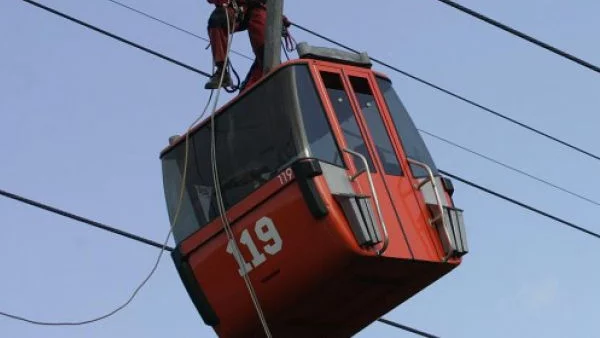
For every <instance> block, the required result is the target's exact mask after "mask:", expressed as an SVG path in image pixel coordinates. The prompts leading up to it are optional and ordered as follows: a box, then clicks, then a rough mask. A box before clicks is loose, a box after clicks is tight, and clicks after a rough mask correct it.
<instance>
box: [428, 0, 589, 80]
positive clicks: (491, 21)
mask: <svg viewBox="0 0 600 338" xmlns="http://www.w3.org/2000/svg"><path fill="white" fill-rule="evenodd" d="M437 1H438V2H441V3H443V4H446V5H448V6H450V7H453V8H455V9H458V10H459V11H461V12H463V13H466V14H468V15H470V16H472V17H474V18H477V19H479V20H481V21H483V22H486V23H488V24H490V25H492V26H495V27H497V28H499V29H501V30H503V31H505V32H508V33H510V34H512V35H514V36H517V37H519V38H521V39H523V40H525V41H528V42H531V43H533V44H534V45H537V46H539V47H542V48H544V49H546V50H548V51H550V52H552V53H554V54H556V55H559V56H562V57H564V58H566V59H569V60H571V61H573V62H575V63H577V64H579V65H581V66H583V67H585V68H588V69H590V70H592V71H594V72H596V73H600V67H598V66H596V65H594V64H591V63H589V62H587V61H585V60H582V59H580V58H578V57H576V56H574V55H572V54H569V53H567V52H565V51H563V50H561V49H558V48H556V47H554V46H552V45H549V44H547V43H545V42H543V41H540V40H538V39H536V38H534V37H532V36H530V35H527V34H525V33H523V32H521V31H518V30H516V29H514V28H512V27H510V26H507V25H505V24H503V23H501V22H499V21H496V20H494V19H492V18H490V17H487V16H485V15H483V14H481V13H479V12H476V11H474V10H472V9H470V8H467V7H465V6H462V5H460V4H457V3H456V2H454V1H450V0H437Z"/></svg>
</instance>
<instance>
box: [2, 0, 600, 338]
mask: <svg viewBox="0 0 600 338" xmlns="http://www.w3.org/2000/svg"><path fill="white" fill-rule="evenodd" d="M124 1H125V0H124ZM44 3H45V4H47V5H50V6H52V7H55V8H57V9H59V10H62V11H64V12H67V13H69V14H71V15H73V16H76V17H78V18H81V19H83V20H86V21H88V22H90V23H92V24H95V25H98V26H100V27H103V28H105V29H107V30H109V31H111V32H115V33H117V34H119V35H122V36H124V37H126V38H129V39H131V40H134V41H137V42H139V43H141V44H143V45H145V46H148V47H151V48H153V49H156V50H158V51H161V52H163V53H165V54H168V55H169V56H172V57H173V58H175V59H178V60H181V61H183V62H186V63H188V64H192V65H194V66H196V67H198V68H201V69H205V70H208V69H209V68H210V65H211V59H210V53H209V51H208V50H205V47H206V43H205V42H203V41H199V40H197V39H194V38H191V37H189V36H187V35H184V34H182V33H181V32H177V31H174V30H172V29H170V28H168V27H165V26H163V25H160V24H157V23H155V22H151V21H148V20H147V19H145V18H142V17H139V16H138V15H136V14H134V13H131V12H128V11H125V10H123V9H122V8H119V7H116V6H115V5H113V4H111V3H109V2H107V1H105V0H87V1H75V0H46V1H44ZM461 3H462V4H464V5H466V6H469V7H471V8H474V9H476V10H479V11H481V12H483V13H486V14H488V15H490V16H492V17H494V18H496V19H498V20H500V21H502V22H505V23H507V24H510V25H513V26H514V27H517V28H518V29H521V30H523V31H525V32H528V33H530V34H531V35H533V36H536V37H538V38H540V39H541V40H544V41H546V42H549V43H551V44H554V45H556V46H559V47H561V48H563V49H565V50H567V51H569V52H571V53H573V54H575V55H578V56H580V57H581V58H583V59H586V60H588V61H590V62H592V63H594V64H600V56H599V55H600V48H599V47H598V43H597V40H598V38H597V32H599V31H600V22H599V21H598V20H597V14H596V13H598V11H599V10H600V4H599V3H598V2H597V1H592V0H579V1H568V2H567V1H548V0H530V1H526V2H523V1H517V0H506V1H501V2H498V1H486V2H482V1H475V0H468V1H466V0H465V1H462V2H461ZM127 4H129V5H132V6H134V7H136V8H139V9H141V10H144V11H147V12H150V13H152V14H154V15H156V16H159V17H160V18H163V19H165V20H167V21H169V22H171V23H173V24H176V25H179V26H182V27H185V28H188V29H190V30H192V31H194V32H197V33H199V34H201V35H204V36H206V33H205V25H206V20H207V18H208V16H209V14H210V11H211V7H210V6H209V5H208V4H206V3H205V2H204V1H201V0H170V1H165V0H144V1H142V0H129V1H128V2H127ZM285 8H286V14H288V16H289V17H290V19H292V20H294V21H297V22H298V23H300V24H303V25H306V26H309V27H311V28H313V29H316V30H318V31H320V32H321V33H323V34H325V35H328V36H331V37H334V38H336V39H338V40H340V41H342V42H345V43H348V44H350V45H352V46H354V47H356V48H357V49H360V50H366V51H368V52H369V54H370V55H372V56H375V57H378V58H381V59H384V60H386V61H388V62H390V63H392V64H394V65H397V66H399V67H400V68H402V69H403V70H406V71H408V72H411V73H413V74H416V75H419V76H422V77H424V78H425V79H428V80H430V81H432V82H435V83H436V84H438V85H441V86H443V87H446V88H448V89H451V90H453V91H456V92H459V93H462V94H464V95H466V96H468V97H469V98H472V99H474V100H476V101H478V102H480V103H483V104H485V105H487V106H490V107H492V108H494V109H497V110H498V111H501V112H503V113H505V114H507V115H509V116H511V117H514V118H517V119H519V120H520V121H523V122H526V123H529V124H531V125H533V126H535V127H537V128H540V129H542V130H545V131H548V132H549V133H551V134H553V135H555V136H558V137H560V138H563V139H565V140H568V141H569V142H571V143H574V144H576V145H579V146H581V147H583V148H585V149H588V150H590V151H592V152H594V153H597V154H598V153H600V142H599V141H598V136H597V128H598V125H599V123H600V118H599V117H598V114H597V113H598V107H600V95H598V93H599V92H600V77H599V75H598V74H597V73H593V72H591V71H589V70H587V69H584V68H582V67H580V66H578V65H576V64H574V63H571V62H568V61H566V60H564V59H562V58H560V57H558V56H556V55H553V54H550V53H548V52H546V51H544V50H542V49H540V48H538V47H535V46H532V45H530V44H528V43H526V42H524V41H522V40H518V39H515V38H514V37H512V36H510V35H508V34H506V33H504V32H501V31H499V30H497V29H495V28H493V27H490V26H488V25H485V24H483V23H481V22H478V21H476V20H474V19H472V18H471V17H468V16H466V15H464V14H462V13H460V12H458V11H456V10H453V9H451V8H449V7H447V6H445V5H442V4H439V3H438V2H436V1H434V0H421V1H408V0H402V1H387V2H375V3H372V2H358V1H317V0H303V1H287V2H286V4H285ZM0 32H1V33H0V34H1V36H0V43H1V44H2V52H1V53H0V74H1V77H0V111H1V112H2V113H1V114H0V155H2V156H1V158H2V162H1V165H0V188H2V189H5V190H9V191H13V192H16V193H20V194H23V195H25V196H28V197H31V198H35V199H38V200H41V201H44V202H46V203H49V204H51V205H55V206H57V207H61V208H64V209H67V210H69V211H72V212H75V213H78V214H81V215H85V216H86V217H89V218H92V219H96V220H99V221H102V222H105V223H108V224H112V225H115V226H117V227H119V228H121V229H124V230H127V231H130V232H134V233H137V234H140V235H142V236H145V237H149V238H152V239H155V240H157V241H162V240H163V238H164V237H165V236H166V234H167V231H168V217H167V213H166V208H165V203H164V197H163V192H162V177H161V169H160V162H159V160H158V153H159V152H160V150H161V149H162V148H163V147H164V146H165V145H166V143H167V139H168V137H169V136H170V135H172V134H177V133H180V132H181V131H182V130H184V129H185V127H186V126H187V125H188V124H189V123H190V122H191V121H193V120H194V119H195V117H196V116H197V115H198V114H199V113H200V110H201V109H202V107H203V105H204V103H205V102H206V100H207V98H208V95H207V92H206V91H204V90H203V85H204V81H205V79H204V78H202V77H199V76H198V75H196V74H194V73H191V72H189V71H186V70H184V69H182V68H179V67H177V66H174V65H172V64H169V63H167V62H164V61H162V60H160V59H157V58H155V57H153V56H150V55H147V54H144V53H142V52H140V51H138V50H134V49H132V48H130V47H127V46H125V45H123V44H121V43H119V42H116V41H114V40H111V39H109V38H106V37H104V36H101V35H99V34H97V33H94V32H91V31H89V30H86V29H82V28H81V27H80V26H77V25H74V24H73V23H70V22H67V21H65V20H63V19H61V18H58V17H56V16H53V15H50V14H48V13H46V12H43V11H40V10H39V9H36V8H34V7H32V6H30V5H28V4H26V3H24V2H22V1H18V0H5V1H1V2H0ZM293 34H294V35H295V37H296V39H297V40H298V41H309V42H311V43H313V44H319V45H326V43H324V42H322V41H319V40H316V39H315V38H312V37H310V36H307V35H304V34H303V33H302V32H299V31H297V30H296V31H293ZM234 46H235V49H237V50H239V51H242V52H244V53H246V54H249V52H250V47H249V43H248V42H247V35H246V34H245V33H241V34H238V35H236V38H235V42H234ZM234 61H235V64H236V65H237V66H238V68H239V69H240V70H241V72H242V73H245V71H246V70H247V68H248V67H249V65H250V61H248V60H245V59H243V58H239V57H234ZM376 68H377V69H378V70H381V71H383V72H385V73H387V74H389V75H390V77H391V78H392V79H393V81H394V87H395V88H396V90H397V91H398V93H399V94H400V96H401V97H402V99H403V100H404V103H405V104H406V106H407V108H408V110H409V112H410V113H411V115H412V116H413V119H414V120H415V122H416V123H417V125H418V127H420V128H422V129H424V130H427V131H430V132H433V133H435V134H437V135H440V136H443V137H446V138H449V139H451V140H453V141H455V142H458V143H461V144H463V145H465V146H468V147H471V148H473V149H475V150H477V151H481V152H484V153H486V154H488V155H490V156H493V157H495V158H497V159H499V160H502V161H505V162H507V163H509V164H511V165H514V166H517V167H519V168H522V169H524V170H527V171H529V172H531V173H533V174H535V175H539V176H540V177H543V178H544V179H548V180H551V181H553V182H555V183H557V184H559V185H562V186H564V187H567V188H569V189H572V190H575V191H577V192H579V193H581V194H584V195H586V196H589V197H590V198H594V199H596V200H599V199H600V193H599V192H598V191H599V190H600V182H599V181H598V179H597V176H596V173H597V172H598V171H599V170H600V162H599V161H595V160H592V159H589V158H586V157H584V156H582V155H580V154H577V153H574V152H572V151H569V150H567V149H565V148H564V147H562V146H560V145H557V144H554V143H551V142H549V141H548V140H544V139H541V138H540V137H538V136H535V135H532V134H531V133H529V132H526V131H524V130H521V129H518V128H516V127H514V126H512V125H510V124H507V123H505V122H503V121H501V120H499V119H497V118H495V117H492V116H490V115H488V114H486V113H484V112H482V111H480V110H478V109H476V108H473V107H471V106H468V105H466V104H464V103H461V102H459V101H456V100H455V99H452V98H450V97H448V96H446V95H444V94H442V93H439V92H436V91H433V90H431V89H430V88H427V87H424V86H423V85H421V84H418V83H416V82H414V81H412V80H410V79H407V78H404V77H402V76H401V75H399V74H396V73H392V72H388V71H387V70H386V69H383V68H380V67H376ZM226 97H227V96H226ZM222 102H225V101H222ZM425 140H426V142H427V144H428V146H429V147H430V150H431V151H432V153H433V155H434V159H435V161H436V163H437V164H438V166H439V167H440V168H443V169H445V170H447V171H451V172H453V173H456V174H459V175H461V176H463V177H466V178H469V179H472V180H474V181H476V182H479V183H481V184H484V185H486V186H489V187H490V188H492V189H495V190H498V191H499V192H502V193H504V194H508V195H511V196H513V197H516V198H518V199H519V200H522V201H525V202H527V203H530V204H532V205H534V206H536V207H539V208H542V209H544V210H547V211H549V212H551V213H553V214H555V215H557V216H560V217H563V218H566V219H569V220H572V221H573V222H576V223H578V224H581V225H583V226H587V227H589V228H591V229H593V230H595V231H600V224H598V217H597V214H598V207H597V206H594V205H591V204H589V203H587V202H583V201H581V200H578V199H575V198H573V197H571V196H568V195H565V194H564V193H561V192H557V191H556V190H553V189H550V188H548V187H546V186H543V185H541V184H539V183H536V182H534V181H531V180H530V179H527V178H523V177H520V176H517V175H516V174H514V173H511V172H509V171H506V170H505V169H502V168H499V167H498V166H495V165H493V164H490V163H488V162H485V161H483V160H481V159H478V158H476V157H473V155H470V154H467V153H464V152H463V151H461V150H458V149H456V148H452V147H450V146H448V145H446V144H443V143H440V142H439V141H436V140H434V139H431V138H428V137H427V136H425ZM456 190H457V192H456V194H455V201H456V203H457V204H458V205H459V206H460V207H462V208H464V209H465V217H466V222H467V228H468V237H469V243H470V248H471V252H470V253H469V255H468V256H466V257H465V260H464V263H463V264H462V265H461V266H460V268H458V269H456V270H455V271H453V272H452V273H451V274H450V275H448V276H447V277H445V278H443V279H442V280H440V281H439V282H437V283H435V284H434V285H432V286H431V287H429V288H428V289H426V290H424V291H423V292H421V293H420V294H418V295H417V296H415V297H414V298H412V299H411V300H410V301H408V302H406V303H405V304H403V305H401V306H399V307H398V308H397V309H395V310H394V311H392V312H390V313H389V314H388V315H387V317H388V318H390V319H393V320H395V321H398V322H401V323H404V324H407V325H411V326H414V327H417V328H420V329H422V330H425V331H429V332H432V333H435V334H438V335H440V336H443V337H507V336H510V337H532V336H544V337H564V336H570V337H595V336H596V333H595V330H596V320H597V313H598V310H597V309H598V303H599V301H600V293H599V292H598V290H597V286H598V285H600V272H598V269H596V268H595V267H596V266H597V258H598V257H600V245H598V244H599V243H598V242H597V241H596V240H595V239H594V238H592V237H589V236H585V235H583V234H581V233H578V232H575V231H573V230H570V229H568V228H565V227H563V226H560V225H559V224H556V223H554V222H552V221H550V220H548V219H545V218H542V217H540V216H537V215H533V214H531V213H528V212H525V211H523V210H522V209H519V208H516V207H514V206H512V205H509V204H506V203H505V202H502V201H499V200H497V199H494V198H492V197H489V196H487V195H484V194H482V193H480V192H478V191H476V190H473V189H471V188H469V187H466V186H464V185H461V184H459V183H456ZM0 238H1V239H2V245H1V246H0V267H1V268H2V271H3V273H2V278H0V310H1V311H7V312H11V313H14V314H19V315H23V316H27V317H31V318H34V319H39V320H46V321H54V320H56V321H63V320H84V319H88V318H90V317H95V316H97V315H101V314H103V313H105V312H108V311H110V310H112V309H113V308H114V307H115V306H117V305H120V304H121V303H122V302H123V301H124V300H126V299H127V298H128V296H129V295H130V293H131V291H132V290H133V289H134V288H135V287H136V286H137V284H138V283H139V282H140V281H141V280H142V279H143V278H144V277H145V275H146V274H147V273H148V271H149V270H150V268H151V267H152V264H153V262H154V260H155V258H156V255H157V250H155V249H153V248H149V247H146V246H144V245H141V244H137V243H135V242H133V241H129V240H126V239H122V238H117V237H115V236H113V235H111V234H107V233H104V232H102V231H100V230H96V229H93V228H90V227H87V226H85V225H82V224H79V223H75V222H72V221H69V220H65V219H63V218H58V217H56V216H53V215H51V214H48V213H46V212H43V211H39V210H36V209H33V208H31V207H28V206H25V205H22V204H17V203H15V202H13V201H10V200H7V199H0ZM0 332H1V333H2V336H3V337H61V338H71V337H149V338H151V337H164V336H166V335H170V336H174V337H213V336H214V333H213V331H212V329H210V328H209V327H206V326H204V324H203V323H202V321H201V320H200V318H199V316H198V315H197V313H196V311H195V309H194V307H193V305H192V303H191V302H190V301H189V299H188V298H187V295H186V293H185V290H184V288H183V287H182V285H181V283H180V281H179V278H178V276H177V274H176V271H175V270H174V268H173V264H172V262H171V261H170V259H168V258H167V259H165V260H164V261H163V262H162V263H161V264H160V268H159V270H158V272H157V273H156V275H155V276H154V278H153V279H152V280H151V281H150V282H149V283H148V285H147V287H146V288H145V289H144V290H143V291H142V292H141V293H140V294H139V296H138V298H137V299H136V300H135V301H134V302H133V303H132V304H131V305H130V306H129V307H128V308H127V309H125V310H124V311H123V312H122V313H120V314H118V315H116V316H115V317H113V318H111V319H109V320H106V321H103V322H100V323H97V324H93V325H89V326H84V327H77V328H61V327H59V328H47V327H35V326H31V325H29V324H24V323H19V322H15V321H11V320H8V319H4V318H0ZM404 336H406V337H410V336H411V334H408V333H403V332H401V331H399V330H397V329H394V328H390V327H387V326H384V325H383V324H377V323H376V324H373V325H372V326H370V327H369V328H367V329H365V330H364V331H363V332H361V333H359V334H358V335H357V337H404Z"/></svg>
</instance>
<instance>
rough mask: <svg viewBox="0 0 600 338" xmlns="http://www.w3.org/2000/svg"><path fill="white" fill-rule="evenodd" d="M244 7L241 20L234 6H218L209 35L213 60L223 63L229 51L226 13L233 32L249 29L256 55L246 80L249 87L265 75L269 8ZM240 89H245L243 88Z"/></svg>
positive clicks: (210, 20)
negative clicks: (266, 27) (266, 29)
mask: <svg viewBox="0 0 600 338" xmlns="http://www.w3.org/2000/svg"><path fill="white" fill-rule="evenodd" d="M242 8H243V10H244V18H243V19H242V20H241V21H240V20H236V18H235V11H234V9H233V8H231V7H228V8H227V9H226V8H225V7H221V6H218V7H216V8H215V10H214V11H213V12H212V14H211V15H210V19H209V20H208V35H209V37H210V45H211V47H212V54H213V60H214V62H215V64H222V63H223V62H224V61H225V53H226V51H227V18H226V17H225V13H227V15H228V16H229V23H230V24H231V32H240V31H244V30H248V35H249V36H250V44H251V45H252V50H253V51H254V56H255V59H254V63H253V64H252V67H251V68H250V71H249V72H248V75H247V76H246V80H245V81H244V87H248V86H250V85H252V84H253V83H255V82H256V81H258V80H260V78H261V77H262V76H263V60H264V49H265V25H266V22H267V9H266V8H265V7H264V6H263V5H256V6H244V7H242ZM240 90H243V88H241V89H240Z"/></svg>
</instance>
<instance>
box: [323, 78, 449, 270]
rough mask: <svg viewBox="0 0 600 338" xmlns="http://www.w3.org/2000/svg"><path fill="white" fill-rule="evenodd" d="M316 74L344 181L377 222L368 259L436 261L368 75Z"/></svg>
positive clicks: (394, 139) (436, 251)
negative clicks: (343, 168) (341, 159)
mask: <svg viewBox="0 0 600 338" xmlns="http://www.w3.org/2000/svg"><path fill="white" fill-rule="evenodd" d="M317 69H318V70H317V72H318V73H319V76H320V78H321V80H322V88H321V89H322V90H321V93H322V95H323V96H325V97H324V98H323V99H324V102H326V103H327V104H328V105H329V109H327V111H328V115H329V118H330V122H331V124H332V127H333V130H334V133H335V135H336V138H337V140H338V143H339V146H340V148H341V149H342V150H343V153H344V155H343V156H344V163H345V166H346V168H347V173H348V177H349V179H350V180H351V181H352V184H353V186H354V187H355V190H357V192H359V194H361V195H362V196H365V197H366V198H367V199H368V201H369V203H370V204H371V206H372V208H371V209H372V210H373V214H375V217H374V218H376V219H377V221H378V222H377V223H378V229H380V231H381V237H382V241H381V243H378V244H377V245H374V246H373V247H372V249H373V251H374V253H379V254H382V255H384V256H387V257H395V258H405V259H426V260H436V259H437V258H439V257H440V249H439V245H436V241H435V238H434V235H435V233H434V232H432V230H431V228H430V227H429V225H428V223H427V221H426V220H427V219H428V217H427V216H426V215H424V214H423V210H422V208H421V207H420V205H419V202H418V200H417V197H416V195H415V193H414V188H413V185H412V184H413V182H412V181H411V179H410V178H408V177H407V175H405V173H406V171H407V169H408V163H407V162H406V158H405V156H404V152H403V151H402V147H401V145H400V143H399V141H398V138H397V137H393V134H392V130H393V129H392V128H389V125H388V124H387V122H386V121H387V120H388V119H387V117H386V116H385V114H382V112H386V109H385V108H383V107H384V105H383V104H382V102H381V101H382V100H381V99H378V98H377V93H378V90H377V87H376V82H375V80H374V78H373V75H372V72H371V71H370V70H367V69H360V68H354V67H346V66H339V68H338V67H329V66H327V67H325V66H319V67H318V68H317ZM382 108H383V109H382ZM340 165H344V164H343V163H340ZM388 241H389V243H388ZM359 244H360V243H359ZM363 247H365V246H363ZM366 247H368V246H366Z"/></svg>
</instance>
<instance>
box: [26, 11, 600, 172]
mask: <svg viewBox="0 0 600 338" xmlns="http://www.w3.org/2000/svg"><path fill="white" fill-rule="evenodd" d="M23 1H25V2H27V3H29V4H31V5H34V6H36V7H39V8H41V9H44V10H46V11H48V12H51V13H53V14H56V15H58V16H61V17H63V18H65V19H67V20H70V21H72V22H75V23H77V24H79V25H82V26H84V27H87V28H89V29H91V30H94V31H96V32H99V33H101V34H104V35H106V36H109V37H111V38H113V39H116V40H118V41H121V42H123V43H125V44H128V45H130V46H132V47H135V48H138V49H140V50H142V51H145V52H147V53H150V54H152V55H155V56H157V57H159V58H161V59H164V60H166V61H169V62H171V63H173V64H176V65H178V66H180V67H183V68H185V69H188V70H190V71H193V72H195V73H197V74H201V75H203V76H205V77H210V74H208V73H207V72H204V71H201V70H199V69H196V68H194V67H192V66H189V65H186V64H184V63H182V62H180V61H177V60H174V59H172V58H170V57H168V56H165V55H163V54H160V53H158V52H156V51H153V50H151V49H149V48H146V47H143V46H141V45H138V44H136V43H134V42H131V41H129V40H126V39H124V38H122V37H120V36H117V35H115V34H112V33H110V32H107V31H105V30H103V29H100V28H98V27H95V26H93V25H90V24H88V23H86V22H83V21H81V20H79V19H76V18H73V17H71V16H68V15H66V14H64V13H61V12H59V11H57V10H55V9H52V8H49V7H47V6H44V5H42V4H40V3H37V2H35V1H32V0H23ZM109 1H110V0H109ZM292 25H293V26H294V27H296V28H298V29H300V30H303V31H305V32H307V33H309V34H312V35H314V36H317V37H319V38H321V39H323V40H326V41H328V42H331V43H332V44H335V45H337V46H339V47H342V48H344V49H347V50H350V51H352V52H355V53H358V51H357V50H355V49H353V48H351V47H349V46H346V45H344V44H341V43H339V42H337V41H335V40H332V39H330V38H328V37H326V36H324V35H321V34H319V33H317V32H315V31H312V30H310V29H308V28H306V27H303V26H301V25H299V24H296V23H292ZM371 59H372V60H373V61H374V62H376V63H378V64H380V65H382V66H384V67H387V68H389V69H391V70H394V71H396V72H398V73H400V74H402V75H404V76H406V77H409V78H411V79H413V80H415V81H418V82H420V83H422V84H425V85H427V86H429V87H432V88H434V89H436V90H439V91H441V92H443V93H445V94H447V95H450V96H452V97H454V98H456V99H458V100H461V101H463V102H466V103H468V104H470V105H473V106H475V107H477V108H480V109H482V110H484V111H487V112H488V113H490V114H493V115H495V116H497V117H499V118H502V119H504V120H506V121H508V122H511V123H513V124H516V125H518V126H520V127H522V128H524V129H527V130H529V131H531V132H534V133H536V134H538V135H541V136H543V137H545V138H548V139H550V140H552V141H554V142H557V143H559V144H562V145H563V146H565V147H568V148H571V149H572V150H575V151H577V152H579V153H581V154H584V155H586V156H589V157H591V158H594V159H596V160H599V161H600V156H598V155H595V154H593V153H591V152H589V151H587V150H584V149H582V148H579V147H577V146H574V145H572V144H570V143H568V142H566V141H563V140H560V139H558V138H557V137H554V136H551V135H549V134H547V133H545V132H542V131H540V130H538V129H535V128H533V127H530V126H528V125H527V124H525V123H522V122H519V121H517V120H515V119H513V118H510V117H508V116H506V115H503V114H501V113H499V112H497V111H494V110H492V109H490V108H488V107H485V106H483V105H481V104H479V103H476V102H475V101H472V100H470V99H467V98H465V97H463V96H461V95H458V94H455V93H453V92H451V91H449V90H447V89H444V88H442V87H440V86H437V85H435V84H433V83H431V82H428V81H426V80H423V79H421V78H419V77H417V76H415V75H412V74H410V73H407V72H405V71H403V70H401V69H399V68H396V67H394V66H391V65H389V64H387V63H385V62H383V61H381V60H378V59H376V58H371Z"/></svg>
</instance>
